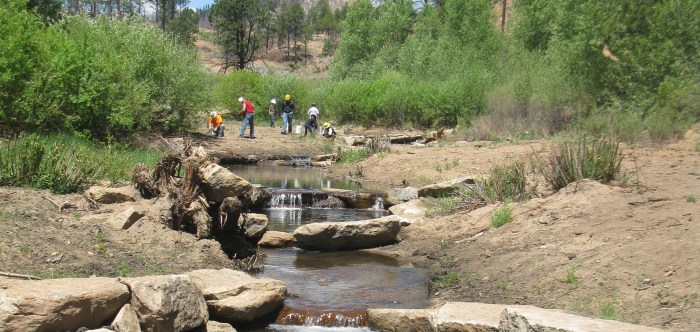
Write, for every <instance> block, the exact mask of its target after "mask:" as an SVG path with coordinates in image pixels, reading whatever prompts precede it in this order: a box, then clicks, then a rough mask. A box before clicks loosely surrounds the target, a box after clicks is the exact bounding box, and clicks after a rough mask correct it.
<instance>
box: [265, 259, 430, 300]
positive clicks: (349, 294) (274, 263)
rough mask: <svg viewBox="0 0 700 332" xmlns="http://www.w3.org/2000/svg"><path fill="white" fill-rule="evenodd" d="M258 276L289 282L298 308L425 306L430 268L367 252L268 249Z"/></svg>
mask: <svg viewBox="0 0 700 332" xmlns="http://www.w3.org/2000/svg"><path fill="white" fill-rule="evenodd" d="M263 253H264V254H265V255H264V257H263V260H262V264H264V267H265V269H264V271H263V272H262V273H260V274H258V277H267V278H273V279H280V280H284V281H285V283H287V289H288V292H289V294H290V297H288V298H287V300H285V303H284V304H285V307H287V308H291V309H292V310H295V311H302V312H304V311H309V310H311V311H319V312H338V311H340V312H342V311H348V310H365V309H367V308H370V307H373V308H404V309H408V308H425V307H426V306H427V305H428V288H427V279H426V278H427V277H426V271H425V270H424V269H421V268H416V267H414V266H413V265H411V264H402V262H400V261H399V260H397V259H394V258H392V257H387V256H383V255H377V254H372V253H367V252H362V251H348V252H325V253H324V252H310V251H303V250H299V249H288V250H265V251H263Z"/></svg>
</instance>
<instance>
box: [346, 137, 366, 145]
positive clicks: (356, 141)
mask: <svg viewBox="0 0 700 332" xmlns="http://www.w3.org/2000/svg"><path fill="white" fill-rule="evenodd" d="M343 139H344V140H345V144H347V145H350V146H358V145H365V143H366V142H367V137H365V136H360V135H352V136H344V137H343Z"/></svg>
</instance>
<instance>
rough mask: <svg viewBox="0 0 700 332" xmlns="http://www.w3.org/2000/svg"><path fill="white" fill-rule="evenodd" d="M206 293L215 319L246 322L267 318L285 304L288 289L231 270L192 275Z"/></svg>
mask: <svg viewBox="0 0 700 332" xmlns="http://www.w3.org/2000/svg"><path fill="white" fill-rule="evenodd" d="M188 275H189V276H190V278H191V279H192V281H193V282H194V283H195V284H196V285H197V287H199V289H201V290H202V293H203V294H204V297H205V298H206V300H207V305H208V306H209V309H210V311H211V313H212V317H213V318H215V319H221V320H224V321H227V322H235V323H246V322H251V321H254V320H255V319H258V318H261V317H263V316H266V315H267V314H269V313H271V312H272V311H274V310H275V309H277V308H278V307H279V306H281V305H282V302H284V298H285V297H286V295H287V287H286V286H285V284H284V283H283V282H282V281H279V280H274V279H258V278H255V277H252V276H250V275H248V274H246V273H245V272H241V271H234V270H229V269H221V270H196V271H192V272H189V273H188Z"/></svg>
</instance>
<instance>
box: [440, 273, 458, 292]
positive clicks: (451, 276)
mask: <svg viewBox="0 0 700 332" xmlns="http://www.w3.org/2000/svg"><path fill="white" fill-rule="evenodd" d="M458 282H459V274H458V273H457V272H449V273H445V274H443V275H441V276H439V277H437V278H436V279H435V281H434V283H435V287H437V288H438V289H440V288H447V287H452V286H454V285H455V284H457V283H458Z"/></svg>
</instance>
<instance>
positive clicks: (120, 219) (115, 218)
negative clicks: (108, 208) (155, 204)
mask: <svg viewBox="0 0 700 332" xmlns="http://www.w3.org/2000/svg"><path fill="white" fill-rule="evenodd" d="M147 213H148V209H146V208H145V207H143V206H141V205H134V206H130V207H128V208H127V209H126V210H124V211H122V212H119V213H117V214H114V215H112V216H111V217H110V218H109V219H107V222H108V223H109V224H110V225H111V226H112V227H114V228H116V229H129V227H131V225H133V224H134V223H135V222H137V221H138V220H139V219H141V218H143V217H144V216H145V215H146V214H147Z"/></svg>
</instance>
